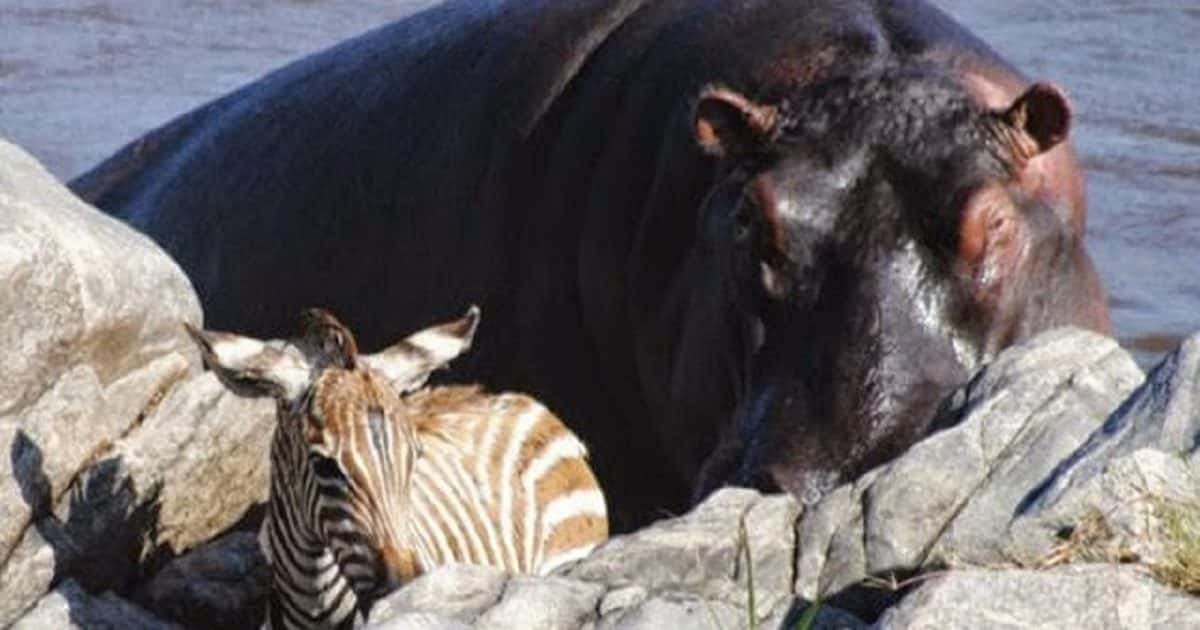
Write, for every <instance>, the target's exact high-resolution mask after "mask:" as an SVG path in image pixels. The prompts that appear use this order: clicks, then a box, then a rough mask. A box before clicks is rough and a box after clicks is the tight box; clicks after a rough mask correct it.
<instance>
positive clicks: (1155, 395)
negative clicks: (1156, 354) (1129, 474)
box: [1028, 335, 1200, 509]
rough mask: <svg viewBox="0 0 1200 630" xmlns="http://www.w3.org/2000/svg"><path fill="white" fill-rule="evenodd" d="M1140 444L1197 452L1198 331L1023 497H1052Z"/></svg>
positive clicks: (1033, 500)
mask: <svg viewBox="0 0 1200 630" xmlns="http://www.w3.org/2000/svg"><path fill="white" fill-rule="evenodd" d="M1142 448H1155V449H1158V450H1160V451H1165V452H1167V453H1178V454H1183V455H1185V456H1186V455H1189V454H1195V453H1197V452H1200V335H1193V336H1192V337H1190V338H1188V339H1186V340H1185V341H1184V342H1183V344H1182V345H1180V347H1179V348H1178V349H1176V350H1175V352H1172V353H1171V354H1170V355H1168V356H1167V357H1166V358H1165V359H1163V361H1162V362H1161V363H1159V364H1158V366H1156V367H1155V368H1154V369H1153V370H1151V372H1150V375H1149V376H1147V377H1146V380H1145V382H1144V383H1143V384H1142V386H1141V387H1139V388H1138V389H1137V391H1136V392H1134V393H1133V395H1132V396H1130V397H1129V399H1128V400H1126V401H1125V402H1124V403H1122V404H1121V406H1120V408H1118V409H1117V410H1116V411H1115V412H1113V414H1112V415H1111V416H1109V417H1108V419H1107V420H1106V421H1105V422H1104V424H1103V426H1101V427H1099V428H1097V429H1096V430H1095V432H1093V434H1092V435H1091V436H1089V438H1088V440H1087V442H1085V443H1084V444H1083V445H1082V446H1080V448H1079V449H1077V450H1076V451H1075V452H1074V453H1072V454H1071V456H1070V457H1068V458H1066V459H1065V460H1064V461H1063V462H1062V464H1061V465H1060V466H1059V467H1058V468H1057V469H1056V470H1055V471H1054V473H1053V475H1051V476H1049V478H1048V479H1047V480H1046V481H1044V482H1043V484H1042V486H1041V487H1040V488H1039V489H1038V492H1037V493H1036V494H1034V495H1032V496H1031V497H1030V498H1029V500H1028V502H1029V503H1030V504H1031V508H1032V509H1038V508H1039V507H1040V506H1041V505H1043V504H1048V503H1052V502H1055V501H1056V500H1057V499H1058V498H1059V497H1060V496H1061V495H1062V494H1063V493H1064V492H1066V491H1067V490H1068V489H1069V488H1070V487H1071V486H1072V485H1076V486H1078V485H1080V484H1082V483H1084V482H1085V481H1086V480H1088V479H1090V478H1092V477H1094V476H1096V475H1098V474H1100V472H1101V471H1102V470H1103V469H1104V467H1105V466H1107V465H1108V463H1109V462H1110V461H1112V460H1114V459H1116V458H1118V457H1119V456H1121V455H1127V454H1129V453H1132V452H1133V451H1135V450H1138V449H1142Z"/></svg>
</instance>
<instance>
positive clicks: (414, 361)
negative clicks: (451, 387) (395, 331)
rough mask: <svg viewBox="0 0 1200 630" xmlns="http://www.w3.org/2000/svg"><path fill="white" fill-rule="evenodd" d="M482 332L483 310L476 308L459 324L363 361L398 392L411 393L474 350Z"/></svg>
mask: <svg viewBox="0 0 1200 630" xmlns="http://www.w3.org/2000/svg"><path fill="white" fill-rule="evenodd" d="M478 328H479V307H478V306H472V307H471V308H469V309H467V312H466V314H465V315H463V316H462V317H460V318H458V319H456V320H453V321H449V322H445V323H442V324H438V325H436V326H431V327H429V328H426V329H424V330H422V331H420V332H417V333H414V334H412V335H410V336H409V337H408V338H406V339H404V340H403V341H401V342H400V343H397V344H396V345H394V346H392V347H390V348H387V349H385V350H383V351H381V352H377V353H375V354H371V355H367V356H364V357H361V359H362V361H363V362H364V363H366V364H367V365H368V366H370V367H371V368H373V369H375V370H377V371H379V372H380V373H382V374H383V375H384V377H385V378H387V380H388V381H390V382H391V384H392V386H393V387H395V388H396V390H397V391H399V392H400V393H402V394H404V393H408V392H411V391H415V390H417V389H420V387H421V386H422V385H424V384H425V382H426V381H428V380H429V375H430V374H432V373H433V371H434V370H437V369H439V368H442V367H445V366H446V364H448V363H450V361H451V360H453V359H454V358H455V357H457V356H459V355H461V354H462V353H464V352H466V351H467V350H468V349H470V348H471V342H472V341H473V340H474V339H475V331H476V330H477V329H478Z"/></svg>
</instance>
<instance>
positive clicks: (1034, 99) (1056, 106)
mask: <svg viewBox="0 0 1200 630" xmlns="http://www.w3.org/2000/svg"><path fill="white" fill-rule="evenodd" d="M999 116H1000V118H1001V120H1003V121H1004V123H1005V124H1006V126H1007V127H1008V128H1009V129H1011V130H1012V131H1015V132H1016V135H1015V136H1014V145H1015V146H1014V147H1013V149H1014V151H1015V152H1016V153H1017V155H1018V156H1019V157H1020V158H1022V159H1029V158H1032V157H1033V156H1035V155H1038V154H1040V153H1045V152H1046V151H1049V150H1050V149H1053V148H1054V147H1055V146H1056V145H1057V144H1058V143H1060V142H1062V141H1063V140H1066V138H1067V134H1068V133H1070V131H1071V105H1070V103H1068V102H1067V97H1066V96H1065V95H1064V94H1063V93H1062V90H1060V89H1058V88H1057V87H1055V86H1053V85H1050V84H1049V83H1035V84H1034V85H1033V86H1031V87H1030V88H1029V89H1028V90H1025V93H1024V94H1022V95H1021V96H1019V97H1017V100H1016V101H1014V102H1013V104H1012V105H1010V106H1009V107H1008V109H1006V110H1004V111H1002V112H999Z"/></svg>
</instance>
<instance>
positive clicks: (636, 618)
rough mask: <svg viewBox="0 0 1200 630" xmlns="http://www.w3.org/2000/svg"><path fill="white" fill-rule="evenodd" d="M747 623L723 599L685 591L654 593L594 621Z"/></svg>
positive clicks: (715, 628)
mask: <svg viewBox="0 0 1200 630" xmlns="http://www.w3.org/2000/svg"><path fill="white" fill-rule="evenodd" d="M747 627H749V619H748V618H747V617H746V613H745V611H743V610H739V609H738V608H737V607H735V606H733V605H731V604H728V603H726V602H721V601H713V600H708V599H703V598H700V597H696V596H695V595H692V594H688V593H665V594H662V595H658V596H656V597H653V598H651V599H648V600H646V601H645V602H643V603H641V604H639V605H638V606H636V607H634V608H632V609H629V610H626V611H624V612H621V613H618V614H613V615H609V616H607V617H605V618H603V619H601V620H600V622H599V623H598V624H596V628H597V630H608V629H610V628H611V629H614V630H616V629H620V630H662V629H664V628H668V629H682V628H688V629H692V628H695V629H696V630H725V629H727V628H747Z"/></svg>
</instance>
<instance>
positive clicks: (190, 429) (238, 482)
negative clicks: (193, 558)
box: [112, 373, 275, 553]
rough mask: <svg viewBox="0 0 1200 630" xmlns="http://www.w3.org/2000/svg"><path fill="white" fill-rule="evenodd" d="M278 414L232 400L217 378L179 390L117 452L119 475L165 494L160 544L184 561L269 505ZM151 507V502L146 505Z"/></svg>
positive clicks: (260, 402) (159, 501) (263, 405)
mask: <svg viewBox="0 0 1200 630" xmlns="http://www.w3.org/2000/svg"><path fill="white" fill-rule="evenodd" d="M274 427H275V407H274V404H273V403H272V402H271V401H270V400H267V399H252V398H242V397H239V396H236V395H234V394H232V393H230V392H228V391H227V390H226V389H225V388H224V387H223V386H222V385H221V384H220V383H219V382H218V381H217V379H216V377H215V376H214V375H212V374H210V373H203V374H196V375H194V376H192V377H190V378H188V379H187V380H185V381H182V382H180V383H179V384H178V385H176V386H175V387H174V388H173V389H172V390H171V391H170V392H169V393H168V394H167V396H166V397H165V398H164V399H163V400H162V402H161V403H160V404H159V405H158V406H157V407H156V408H155V409H154V410H153V412H152V413H151V414H150V415H149V416H148V417H146V419H145V420H144V421H143V422H142V425H141V426H140V427H139V428H138V430H137V431H134V432H132V433H130V434H129V435H127V436H126V437H124V438H122V439H121V440H118V441H117V442H116V443H115V444H114V445H113V449H112V453H113V456H114V457H116V458H117V459H118V460H119V462H120V465H121V471H120V474H121V475H122V476H124V477H126V478H128V479H129V480H130V481H131V483H132V484H133V485H135V486H136V487H137V488H140V489H146V490H147V491H149V490H150V489H152V488H160V489H161V491H160V492H158V493H157V495H156V496H154V497H153V499H154V500H155V502H156V506H157V508H156V509H157V523H156V531H155V536H154V539H153V542H154V544H156V545H161V546H167V547H169V548H170V549H172V550H173V551H174V552H176V553H181V552H183V551H185V550H187V549H190V548H192V547H194V546H196V545H198V544H200V543H201V542H204V541H207V540H209V539H211V538H212V537H213V536H215V535H217V534H219V533H221V532H224V531H226V530H228V529H229V528H230V527H231V526H232V525H233V524H234V523H236V522H237V521H238V520H240V519H241V518H242V516H243V515H244V514H245V513H246V511H247V510H249V509H250V508H251V507H252V506H254V505H256V504H260V503H264V502H265V501H266V500H267V495H268V488H269V480H270V444H271V435H272V432H273V431H274ZM144 498H145V499H147V500H148V499H149V498H151V497H148V496H147V497H144Z"/></svg>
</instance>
